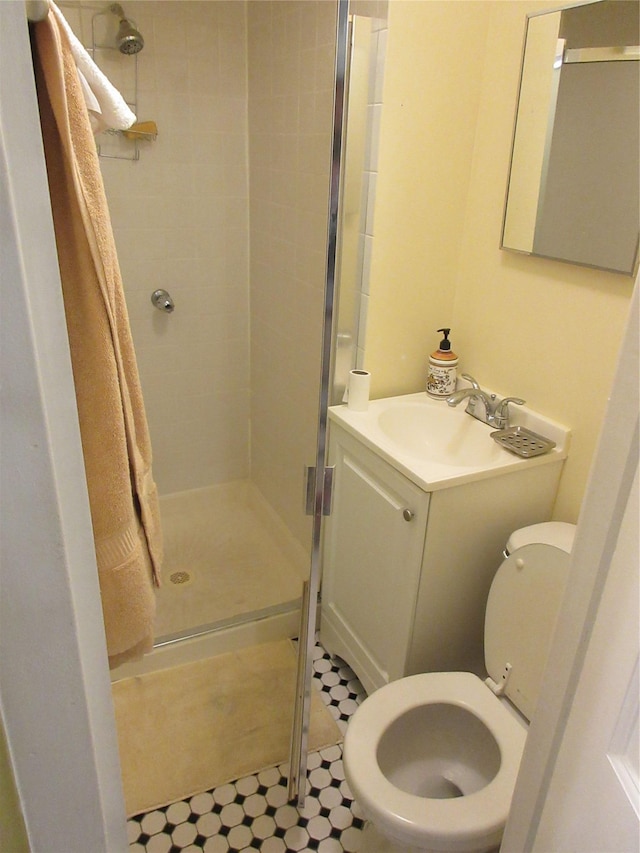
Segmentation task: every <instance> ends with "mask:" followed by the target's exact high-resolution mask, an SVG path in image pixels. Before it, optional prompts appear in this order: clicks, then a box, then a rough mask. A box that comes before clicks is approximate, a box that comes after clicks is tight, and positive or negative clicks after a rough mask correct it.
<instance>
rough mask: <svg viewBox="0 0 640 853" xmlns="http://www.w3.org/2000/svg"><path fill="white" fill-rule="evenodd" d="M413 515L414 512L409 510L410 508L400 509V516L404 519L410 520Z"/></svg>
mask: <svg viewBox="0 0 640 853" xmlns="http://www.w3.org/2000/svg"><path fill="white" fill-rule="evenodd" d="M413 515H414V514H413V513H412V512H411V510H410V509H403V510H402V517H403V518H404V520H405V521H412V520H413Z"/></svg>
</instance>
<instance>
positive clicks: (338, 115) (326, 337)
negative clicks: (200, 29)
mask: <svg viewBox="0 0 640 853" xmlns="http://www.w3.org/2000/svg"><path fill="white" fill-rule="evenodd" d="M337 5H338V9H337V22H336V57H335V89H334V93H335V94H334V106H333V143H332V151H331V185H330V192H329V221H328V229H327V263H326V273H325V292H324V321H323V328H322V363H321V369H320V372H321V375H320V392H319V405H318V431H317V441H316V460H315V466H314V468H313V469H312V474H313V476H312V477H311V476H310V478H309V481H308V487H309V488H308V495H307V499H308V503H309V505H310V509H311V512H310V514H312V515H313V527H312V542H311V564H310V571H309V580H308V581H306V582H305V584H304V591H303V597H302V610H301V619H300V633H299V636H298V672H297V683H296V697H295V706H294V714H293V726H292V731H291V751H290V755H289V800H297V803H298V805H300V806H301V805H302V804H303V803H304V797H305V783H306V775H307V749H308V739H309V720H310V714H311V689H312V684H311V678H312V666H313V649H314V646H315V628H316V616H317V608H318V593H319V590H320V573H321V564H320V542H321V533H322V518H323V515H324V514H327V512H328V507H327V500H328V493H327V489H326V488H325V483H326V479H327V478H326V468H325V464H326V450H327V428H328V409H329V395H330V389H331V356H332V349H333V335H334V313H335V311H334V309H335V306H336V257H337V242H338V210H339V201H340V198H339V196H340V177H341V168H342V145H343V116H344V105H345V104H344V102H345V90H346V85H345V84H346V67H347V43H348V30H349V0H337Z"/></svg>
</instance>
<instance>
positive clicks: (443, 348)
mask: <svg viewBox="0 0 640 853" xmlns="http://www.w3.org/2000/svg"><path fill="white" fill-rule="evenodd" d="M438 331H439V332H442V334H443V335H444V337H443V339H442V340H441V341H440V346H439V347H438V349H437V350H436V351H435V352H432V353H431V355H430V357H429V373H428V375H427V394H428V395H429V396H430V397H435V398H436V399H440V400H442V399H444V398H445V397H449V396H450V395H451V394H453V392H454V391H455V390H456V368H457V366H458V356H457V355H456V354H455V352H452V350H451V341H450V340H449V332H450V331H451V329H438Z"/></svg>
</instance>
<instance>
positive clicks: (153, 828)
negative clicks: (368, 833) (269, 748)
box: [127, 645, 366, 853]
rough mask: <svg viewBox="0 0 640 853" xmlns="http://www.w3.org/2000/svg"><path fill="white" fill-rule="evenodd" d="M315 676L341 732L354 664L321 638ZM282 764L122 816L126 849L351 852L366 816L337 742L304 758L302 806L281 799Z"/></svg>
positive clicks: (351, 702)
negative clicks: (126, 817)
mask: <svg viewBox="0 0 640 853" xmlns="http://www.w3.org/2000/svg"><path fill="white" fill-rule="evenodd" d="M314 680H315V683H316V686H317V687H319V688H320V690H321V696H322V699H323V700H324V702H325V703H326V704H327V706H328V707H329V710H330V711H331V713H332V715H333V717H334V718H335V720H336V721H337V723H338V726H339V727H340V729H341V730H342V732H343V733H344V732H345V731H346V728H347V724H348V722H349V717H350V716H351V714H353V712H354V711H355V709H356V708H357V707H358V705H359V704H360V702H361V701H362V700H363V699H364V698H365V695H366V694H365V692H364V689H363V688H362V685H361V684H360V682H359V681H358V679H357V678H356V676H355V675H354V673H353V671H352V670H351V669H350V668H349V667H348V666H347V665H346V664H345V663H344V662H342V661H340V660H339V659H338V658H333V659H332V658H331V657H330V656H329V655H328V654H327V653H326V652H325V651H324V649H323V648H322V647H321V646H320V645H316V647H315V652H314ZM286 771H287V767H286V765H280V766H279V767H273V768H271V769H269V770H264V771H262V772H261V773H258V774H257V775H255V776H246V777H244V778H243V779H238V780H237V781H236V782H234V783H232V784H228V785H221V786H220V787H218V788H214V789H213V790H212V791H207V792H205V793H202V794H197V795H196V796H194V797H190V798H189V799H187V800H183V801H182V802H179V803H173V804H172V805H170V806H167V807H166V808H162V809H157V810H155V811H152V812H146V813H145V814H140V815H136V817H133V818H131V819H130V820H129V821H128V824H127V829H128V833H129V853H200V851H204V853H252V851H255V850H261V851H262V853H292V851H304V850H319V851H320V853H342V851H348V853H351V851H353V853H355V851H358V850H359V849H360V840H361V835H362V827H363V825H364V820H363V816H362V812H361V811H360V809H359V807H358V804H357V803H356V802H354V800H353V796H352V795H351V792H350V791H349V787H348V785H347V783H346V781H345V778H344V770H343V767H342V747H341V745H337V746H331V747H328V748H327V749H322V750H320V751H319V752H313V753H311V754H310V755H309V758H308V773H307V796H306V798H305V804H304V807H303V808H302V809H298V808H296V807H295V806H294V805H292V804H290V803H289V802H288V801H287V780H286Z"/></svg>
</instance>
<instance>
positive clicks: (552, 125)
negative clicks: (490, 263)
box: [500, 0, 640, 275]
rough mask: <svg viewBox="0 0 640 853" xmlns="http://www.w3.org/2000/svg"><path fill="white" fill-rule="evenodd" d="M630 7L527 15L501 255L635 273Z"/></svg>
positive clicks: (633, 28)
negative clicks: (506, 251) (510, 253)
mask: <svg viewBox="0 0 640 853" xmlns="http://www.w3.org/2000/svg"><path fill="white" fill-rule="evenodd" d="M639 8H640V6H639V4H638V3H637V2H636V0H599V2H595V3H588V4H583V5H580V6H575V7H572V8H568V9H563V10H562V11H556V12H548V13H541V14H535V15H531V16H529V17H528V19H527V28H526V36H525V47H524V55H523V63H522V74H521V80H520V95H519V99H518V109H517V114H516V124H515V129H514V138H513V149H512V156H511V168H510V174H509V184H508V190H507V201H506V207H505V217H504V225H503V232H502V241H501V244H500V245H501V248H503V249H512V250H515V251H517V252H523V253H526V254H529V255H535V256H539V257H545V258H554V259H556V260H561V261H567V262H569V263H574V264H580V265H583V266H589V267H595V268H598V269H606V270H610V271H612V272H620V273H625V274H627V275H633V274H634V273H635V271H636V269H637V264H638V238H639V234H640V201H639V185H640V180H639V175H640V157H639V151H640V114H639V105H640V62H639V61H638V60H640V47H638V43H639V42H640V38H639V36H638V29H639V14H638V10H639Z"/></svg>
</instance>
